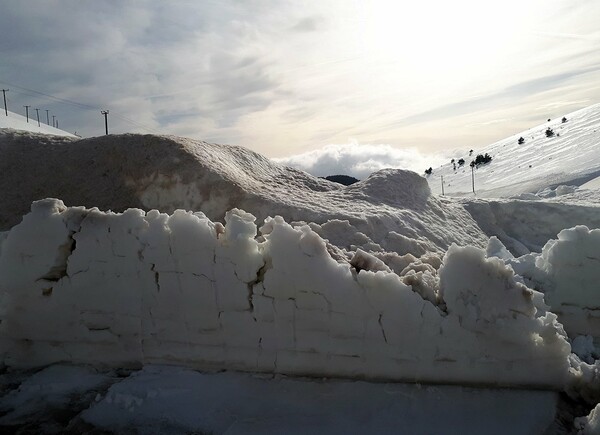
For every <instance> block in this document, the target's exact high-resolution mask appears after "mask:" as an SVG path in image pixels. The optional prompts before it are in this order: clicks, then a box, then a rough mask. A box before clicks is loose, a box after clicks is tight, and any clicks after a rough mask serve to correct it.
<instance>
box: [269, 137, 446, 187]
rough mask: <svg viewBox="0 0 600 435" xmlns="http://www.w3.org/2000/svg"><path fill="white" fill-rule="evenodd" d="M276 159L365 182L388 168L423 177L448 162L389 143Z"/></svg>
mask: <svg viewBox="0 0 600 435" xmlns="http://www.w3.org/2000/svg"><path fill="white" fill-rule="evenodd" d="M273 160H274V161H276V162H278V163H280V164H283V165H287V166H292V167H294V168H297V169H301V170H303V171H306V172H308V173H310V174H312V175H315V176H318V177H324V176H327V175H350V176H352V177H356V178H358V179H365V178H367V177H368V176H369V175H370V174H371V173H373V172H375V171H378V170H380V169H385V168H394V169H410V170H412V171H415V172H417V173H420V174H421V173H423V171H424V170H425V169H427V168H429V167H430V166H431V167H436V166H439V165H440V164H442V163H444V162H446V160H448V159H447V158H446V157H444V156H442V155H440V154H437V155H433V154H431V155H427V154H423V153H421V152H420V151H418V150H416V149H414V148H408V149H399V148H394V147H393V146H391V145H387V144H367V145H362V144H358V143H355V142H354V143H349V144H343V145H327V146H325V147H323V148H320V149H317V150H313V151H308V152H305V153H302V154H296V155H293V156H289V157H283V158H276V159H273Z"/></svg>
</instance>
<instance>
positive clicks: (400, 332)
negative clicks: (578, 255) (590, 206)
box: [0, 199, 598, 389]
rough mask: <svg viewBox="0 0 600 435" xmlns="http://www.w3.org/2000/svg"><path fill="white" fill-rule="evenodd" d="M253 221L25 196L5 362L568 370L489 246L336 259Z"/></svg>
mask: <svg viewBox="0 0 600 435" xmlns="http://www.w3.org/2000/svg"><path fill="white" fill-rule="evenodd" d="M254 221H255V218H254V216H252V215H250V214H248V213H246V212H244V211H241V210H238V209H234V210H231V211H229V212H228V213H227V215H226V218H225V222H226V225H225V226H223V225H222V224H220V223H214V222H212V221H210V220H209V219H208V218H207V217H206V216H205V215H204V214H202V213H199V212H196V213H191V212H184V211H181V210H180V211H175V212H174V213H173V214H172V215H167V214H162V213H159V212H158V211H155V210H153V211H150V212H148V213H145V212H143V211H142V210H138V209H130V210H127V211H126V212H124V213H122V214H115V213H111V212H101V211H99V210H98V209H85V208H83V207H72V208H67V207H65V206H64V204H63V203H62V201H59V200H52V199H46V200H42V201H38V202H35V203H34V204H33V205H32V208H31V213H29V214H28V215H26V216H25V217H24V218H23V221H22V222H21V223H20V224H19V225H17V226H15V227H13V228H12V229H11V230H10V232H8V233H0V234H1V235H2V237H0V249H1V251H0V252H1V254H0V319H1V323H0V340H1V343H0V344H1V347H0V349H1V351H0V352H1V357H2V360H3V362H4V364H5V365H7V366H9V367H33V366H42V365H46V364H51V363H54V362H58V361H68V362H73V363H85V364H93V365H102V366H105V365H107V366H119V367H121V366H124V365H126V366H139V365H141V364H144V363H174V364H182V365H187V366H191V367H196V368H201V369H212V368H215V369H236V370H245V371H257V372H269V373H283V374H295V375H309V376H319V377H321V376H333V377H350V378H367V379H386V380H403V381H419V382H444V383H448V382H450V383H460V384H488V385H493V384H495V385H498V384H501V385H514V386H529V387H531V386H535V387H544V388H553V389H561V388H563V386H564V384H565V382H566V381H567V379H568V377H569V355H570V350H571V348H570V345H569V342H568V339H567V337H566V335H565V333H564V331H563V328H562V325H561V324H560V323H558V322H557V320H556V316H555V315H554V314H553V313H551V312H549V311H547V307H546V306H545V305H544V302H543V296H542V294H541V293H538V292H536V291H534V290H531V289H530V288H528V287H527V286H526V285H525V284H524V282H523V278H521V277H520V276H518V275H515V273H514V272H513V269H512V268H511V267H508V266H507V265H506V264H505V262H504V261H503V260H501V259H500V258H496V257H493V256H489V257H486V255H485V251H484V250H481V249H479V248H475V247H458V246H456V245H452V246H451V247H450V248H449V249H448V251H447V252H446V254H445V256H444V257H443V260H442V261H441V262H440V261H439V259H438V261H435V258H430V259H429V260H428V259H427V257H426V256H423V257H422V258H421V259H415V258H414V257H413V259H414V261H413V262H412V263H411V264H408V265H407V266H406V268H405V269H404V271H403V272H402V273H401V274H396V273H394V272H392V271H391V270H390V269H389V268H388V267H387V266H385V264H383V262H381V261H380V260H378V259H376V258H375V257H372V256H370V255H369V254H366V253H364V252H363V251H360V250H358V251H357V252H356V253H355V254H354V258H352V259H351V261H347V260H345V259H343V258H336V259H334V258H333V257H332V255H331V254H330V252H332V251H331V247H330V246H329V245H328V244H327V243H326V242H325V241H324V240H323V239H322V238H321V237H320V236H319V235H317V234H316V233H315V232H314V231H312V230H311V229H310V227H309V226H307V225H301V226H297V227H292V226H291V225H289V224H288V223H286V222H285V221H284V220H283V219H282V218H280V217H276V218H273V219H271V218H268V219H266V220H265V223H264V225H263V226H262V227H261V228H260V235H258V236H257V226H256V225H255V223H254ZM573 231H578V230H573ZM580 232H581V233H582V234H583V230H580ZM567 234H570V233H567ZM587 234H588V236H589V235H590V234H592V232H589V231H588V232H587ZM597 236H598V235H597V233H593V237H597ZM554 246H560V241H559V242H557V243H555V245H554ZM596 246H598V245H596ZM492 248H493V246H492ZM490 250H492V249H491V248H490V247H488V251H490ZM436 258H437V257H436ZM519 264H521V263H519ZM526 264H527V265H528V264H530V263H525V262H523V268H524V269H525V268H526ZM527 267H529V266H527ZM529 270H530V271H533V270H541V269H536V268H535V267H534V266H531V267H529ZM553 270H554V272H553V273H555V275H553V276H555V277H556V276H557V275H556V274H557V273H558V274H560V271H559V269H557V268H555V269H553ZM548 273H550V272H548ZM557 282H562V281H560V280H557ZM559 287H560V286H559ZM559 287H557V289H558V288H559Z"/></svg>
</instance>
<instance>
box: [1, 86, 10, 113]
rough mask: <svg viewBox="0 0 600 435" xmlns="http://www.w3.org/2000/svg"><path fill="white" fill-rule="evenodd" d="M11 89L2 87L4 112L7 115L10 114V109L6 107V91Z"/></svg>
mask: <svg viewBox="0 0 600 435" xmlns="http://www.w3.org/2000/svg"><path fill="white" fill-rule="evenodd" d="M9 90H10V89H2V95H3V96H4V113H5V114H6V116H8V109H7V108H6V93H7V92H8V91H9Z"/></svg>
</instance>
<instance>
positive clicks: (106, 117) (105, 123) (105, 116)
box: [100, 110, 108, 135]
mask: <svg viewBox="0 0 600 435" xmlns="http://www.w3.org/2000/svg"><path fill="white" fill-rule="evenodd" d="M100 113H102V114H103V115H104V129H105V130H106V134H107V135H108V110H101V111H100Z"/></svg>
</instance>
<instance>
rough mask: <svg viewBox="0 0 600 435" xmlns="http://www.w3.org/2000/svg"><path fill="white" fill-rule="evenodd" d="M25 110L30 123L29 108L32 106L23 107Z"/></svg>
mask: <svg viewBox="0 0 600 435" xmlns="http://www.w3.org/2000/svg"><path fill="white" fill-rule="evenodd" d="M23 107H24V108H25V116H27V122H29V108H30V107H31V106H23Z"/></svg>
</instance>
